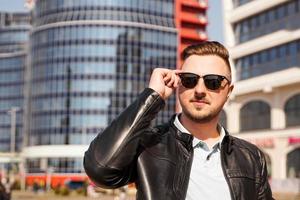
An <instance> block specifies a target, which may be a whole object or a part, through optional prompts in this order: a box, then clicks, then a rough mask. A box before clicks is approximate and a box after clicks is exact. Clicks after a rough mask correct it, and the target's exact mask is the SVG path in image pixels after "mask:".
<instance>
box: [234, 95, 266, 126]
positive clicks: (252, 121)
mask: <svg viewBox="0 0 300 200" xmlns="http://www.w3.org/2000/svg"><path fill="white" fill-rule="evenodd" d="M270 113H271V110H270V106H269V105H268V104H267V103H265V102H263V101H252V102H249V103H247V104H246V105H244V106H243V107H242V109H241V112H240V123H241V126H240V127H241V131H250V130H257V129H268V128H270V127H271V121H270Z"/></svg>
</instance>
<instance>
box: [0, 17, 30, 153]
mask: <svg viewBox="0 0 300 200" xmlns="http://www.w3.org/2000/svg"><path fill="white" fill-rule="evenodd" d="M30 28H31V26H30V15H29V13H4V12H3V13H0V152H15V151H17V152H18V151H20V150H21V146H22V137H23V135H22V133H23V122H22V118H23V117H22V116H23V113H24V104H23V102H24V74H25V65H26V56H27V52H26V49H27V44H28V41H29V31H30ZM11 110H14V111H13V112H14V113H13V114H12V113H10V111H11ZM14 114H15V118H16V119H15V120H12V118H11V116H10V115H14ZM12 121H15V123H14V122H12ZM11 123H13V124H11ZM12 126H13V127H12ZM13 130H15V131H14V133H12V131H13ZM12 136H13V137H12Z"/></svg>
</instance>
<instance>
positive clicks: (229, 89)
mask: <svg viewBox="0 0 300 200" xmlns="http://www.w3.org/2000/svg"><path fill="white" fill-rule="evenodd" d="M233 88H234V85H233V84H232V85H230V86H229V88H228V93H227V99H228V98H229V96H230V94H231V93H232V91H233Z"/></svg>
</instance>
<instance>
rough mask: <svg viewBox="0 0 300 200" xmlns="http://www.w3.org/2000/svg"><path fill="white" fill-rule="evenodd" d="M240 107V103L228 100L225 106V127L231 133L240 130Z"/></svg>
mask: <svg viewBox="0 0 300 200" xmlns="http://www.w3.org/2000/svg"><path fill="white" fill-rule="evenodd" d="M240 107H241V106H240V104H239V103H237V102H229V103H228V104H227V105H226V107H225V111H226V115H227V128H228V131H229V132H230V133H233V134H235V133H238V132H239V131H240Z"/></svg>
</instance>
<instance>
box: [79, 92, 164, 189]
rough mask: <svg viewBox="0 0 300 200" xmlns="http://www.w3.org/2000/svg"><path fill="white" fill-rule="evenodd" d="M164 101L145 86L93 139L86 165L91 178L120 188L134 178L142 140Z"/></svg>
mask: <svg viewBox="0 0 300 200" xmlns="http://www.w3.org/2000/svg"><path fill="white" fill-rule="evenodd" d="M163 106H164V100H163V99H162V98H161V97H160V95H159V94H158V93H157V92H155V91H154V90H152V89H150V88H146V89H145V90H144V91H143V92H142V93H141V94H140V95H139V96H138V97H137V99H136V100H135V101H134V102H133V103H132V104H131V105H129V106H128V107H127V108H126V109H125V110H124V111H123V112H122V113H121V114H120V115H119V116H118V117H117V118H116V119H115V120H114V121H112V123H111V124H110V125H109V126H108V127H107V128H106V129H105V130H104V131H103V132H102V133H100V134H98V136H97V137H96V138H95V139H94V140H93V141H92V142H91V144H90V146H89V148H88V150H87V151H86V152H85V155H84V161H83V165H84V168H85V171H86V173H87V175H88V176H89V177H90V179H91V180H92V181H93V182H94V183H96V184H97V185H99V186H100V187H103V188H117V187H121V186H123V185H126V184H128V183H129V182H132V181H133V178H134V177H133V176H134V172H135V170H134V169H135V165H136V160H137V156H138V155H137V153H138V148H139V142H140V140H142V138H143V137H144V134H143V132H145V130H146V129H147V128H148V127H149V126H150V123H151V121H152V119H154V118H155V117H156V115H157V113H158V112H159V111H160V110H161V109H162V107H163Z"/></svg>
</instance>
